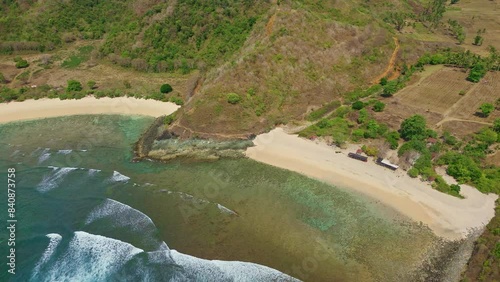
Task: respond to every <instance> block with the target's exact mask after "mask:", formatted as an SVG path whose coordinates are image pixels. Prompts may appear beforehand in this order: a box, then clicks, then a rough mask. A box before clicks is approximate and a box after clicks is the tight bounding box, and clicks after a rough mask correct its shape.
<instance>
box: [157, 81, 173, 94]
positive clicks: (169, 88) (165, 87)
mask: <svg viewBox="0 0 500 282" xmlns="http://www.w3.org/2000/svg"><path fill="white" fill-rule="evenodd" d="M172 90H173V89H172V86H171V85H170V84H168V83H167V84H163V85H162V86H161V87H160V92H161V93H164V94H167V93H170V92H172Z"/></svg>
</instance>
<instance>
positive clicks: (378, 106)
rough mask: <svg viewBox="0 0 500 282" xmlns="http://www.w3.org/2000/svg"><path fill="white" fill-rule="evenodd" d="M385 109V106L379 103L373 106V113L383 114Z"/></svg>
mask: <svg viewBox="0 0 500 282" xmlns="http://www.w3.org/2000/svg"><path fill="white" fill-rule="evenodd" d="M384 109H385V104H384V103H382V102H380V101H377V102H375V104H373V111H375V112H382V111H383V110H384Z"/></svg>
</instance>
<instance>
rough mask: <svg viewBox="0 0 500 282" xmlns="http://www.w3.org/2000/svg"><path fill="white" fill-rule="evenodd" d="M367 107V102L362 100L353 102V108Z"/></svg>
mask: <svg viewBox="0 0 500 282" xmlns="http://www.w3.org/2000/svg"><path fill="white" fill-rule="evenodd" d="M364 107H365V103H363V102H361V101H356V102H354V103H352V109H353V110H357V111H359V110H361V109H362V108H364Z"/></svg>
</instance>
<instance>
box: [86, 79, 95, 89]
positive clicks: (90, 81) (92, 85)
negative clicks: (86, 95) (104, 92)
mask: <svg viewBox="0 0 500 282" xmlns="http://www.w3.org/2000/svg"><path fill="white" fill-rule="evenodd" d="M95 85H96V82H95V81H93V80H89V81H87V86H88V87H89V89H91V90H92V89H94V88H96V86H95Z"/></svg>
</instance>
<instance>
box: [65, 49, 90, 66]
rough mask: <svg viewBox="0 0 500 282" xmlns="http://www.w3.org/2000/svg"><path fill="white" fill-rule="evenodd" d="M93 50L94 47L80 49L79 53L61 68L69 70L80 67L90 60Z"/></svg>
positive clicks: (67, 60)
mask: <svg viewBox="0 0 500 282" xmlns="http://www.w3.org/2000/svg"><path fill="white" fill-rule="evenodd" d="M93 49H94V47H93V46H83V47H80V48H78V52H77V53H76V54H73V55H71V56H70V57H69V58H68V59H66V60H65V61H63V62H62V64H61V66H62V67H63V68H69V69H71V68H76V67H78V66H79V65H81V64H82V63H83V62H86V61H87V60H88V59H89V58H90V52H92V50H93Z"/></svg>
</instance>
